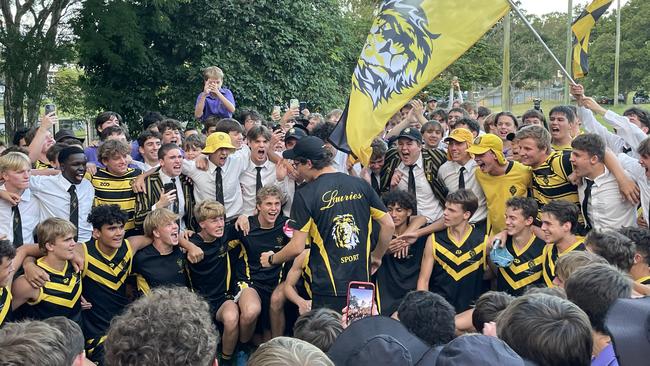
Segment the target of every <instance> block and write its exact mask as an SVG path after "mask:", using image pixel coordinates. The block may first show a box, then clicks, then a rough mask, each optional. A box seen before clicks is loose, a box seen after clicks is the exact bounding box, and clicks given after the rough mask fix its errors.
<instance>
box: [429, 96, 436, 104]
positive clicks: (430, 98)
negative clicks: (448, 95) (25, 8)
mask: <svg viewBox="0 0 650 366" xmlns="http://www.w3.org/2000/svg"><path fill="white" fill-rule="evenodd" d="M429 102H436V103H437V102H438V98H436V97H429V98H428V99H427V103H429Z"/></svg>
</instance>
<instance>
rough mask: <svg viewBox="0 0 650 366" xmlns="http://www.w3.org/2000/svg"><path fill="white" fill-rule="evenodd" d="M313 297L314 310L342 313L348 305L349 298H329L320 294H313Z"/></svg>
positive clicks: (312, 305) (312, 306)
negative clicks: (323, 309)
mask: <svg viewBox="0 0 650 366" xmlns="http://www.w3.org/2000/svg"><path fill="white" fill-rule="evenodd" d="M312 296H313V298H312V301H311V308H312V309H320V308H328V309H332V310H334V311H336V312H338V313H341V312H342V311H343V308H344V307H346V306H347V305H348V298H347V296H327V295H319V294H312Z"/></svg>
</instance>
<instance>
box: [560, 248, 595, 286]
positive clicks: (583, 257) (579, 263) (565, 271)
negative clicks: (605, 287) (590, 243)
mask: <svg viewBox="0 0 650 366" xmlns="http://www.w3.org/2000/svg"><path fill="white" fill-rule="evenodd" d="M592 263H604V264H608V263H607V260H605V258H603V257H601V256H599V255H598V254H594V253H592V252H588V251H585V250H575V251H572V252H569V253H567V254H565V255H563V256H561V257H560V258H558V259H557V262H556V263H555V277H559V278H560V279H561V280H562V281H566V280H567V279H568V278H569V276H570V275H571V273H573V272H575V270H576V269H578V268H581V267H584V266H586V265H589V264H592Z"/></svg>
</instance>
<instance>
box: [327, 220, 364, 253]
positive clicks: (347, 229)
mask: <svg viewBox="0 0 650 366" xmlns="http://www.w3.org/2000/svg"><path fill="white" fill-rule="evenodd" d="M332 221H333V222H334V228H333V229H332V238H333V239H334V242H335V243H336V246H337V247H338V248H346V249H349V250H352V249H354V248H356V247H357V245H359V232H360V229H359V227H358V226H357V223H356V222H355V221H354V216H352V215H351V214H343V215H337V216H336V217H334V220H332Z"/></svg>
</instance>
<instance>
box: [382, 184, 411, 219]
mask: <svg viewBox="0 0 650 366" xmlns="http://www.w3.org/2000/svg"><path fill="white" fill-rule="evenodd" d="M383 199H384V204H385V205H386V207H388V206H392V205H399V207H401V208H403V209H405V210H411V213H412V214H413V215H415V211H416V209H415V197H414V196H413V194H412V193H410V192H408V191H402V190H394V191H390V192H388V193H386V194H385V195H384V196H383Z"/></svg>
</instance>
